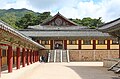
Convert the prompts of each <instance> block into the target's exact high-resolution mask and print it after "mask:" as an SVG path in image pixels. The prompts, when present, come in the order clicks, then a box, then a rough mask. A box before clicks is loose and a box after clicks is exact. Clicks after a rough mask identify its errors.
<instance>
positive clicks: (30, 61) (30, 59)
mask: <svg viewBox="0 0 120 79" xmlns="http://www.w3.org/2000/svg"><path fill="white" fill-rule="evenodd" d="M30 64H32V50H30Z"/></svg>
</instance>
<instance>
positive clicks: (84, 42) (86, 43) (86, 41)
mask: <svg viewBox="0 0 120 79" xmlns="http://www.w3.org/2000/svg"><path fill="white" fill-rule="evenodd" d="M83 44H84V45H90V44H91V40H83Z"/></svg>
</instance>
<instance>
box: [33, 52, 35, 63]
mask: <svg viewBox="0 0 120 79" xmlns="http://www.w3.org/2000/svg"><path fill="white" fill-rule="evenodd" d="M33 63H35V52H34V51H33Z"/></svg>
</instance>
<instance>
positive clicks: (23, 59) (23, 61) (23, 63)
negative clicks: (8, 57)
mask: <svg viewBox="0 0 120 79" xmlns="http://www.w3.org/2000/svg"><path fill="white" fill-rule="evenodd" d="M25 55H26V53H25V48H23V49H22V66H23V67H25V62H26V57H25Z"/></svg>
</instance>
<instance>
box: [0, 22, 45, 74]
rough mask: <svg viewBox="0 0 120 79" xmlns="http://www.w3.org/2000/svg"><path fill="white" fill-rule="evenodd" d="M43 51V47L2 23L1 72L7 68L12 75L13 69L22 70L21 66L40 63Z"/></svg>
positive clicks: (0, 42)
mask: <svg viewBox="0 0 120 79" xmlns="http://www.w3.org/2000/svg"><path fill="white" fill-rule="evenodd" d="M41 49H44V47H43V46H42V45H40V44H38V43H36V42H34V41H33V40H32V39H31V38H29V37H27V36H25V35H24V34H21V33H19V32H18V31H16V30H15V29H13V28H11V26H9V25H8V24H6V23H4V22H2V21H0V72H1V70H3V69H1V68H6V69H7V71H8V73H11V72H12V71H13V67H16V69H20V65H22V67H25V66H26V64H27V65H29V64H32V63H35V62H37V61H39V52H40V50H41Z"/></svg>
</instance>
